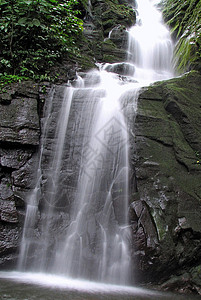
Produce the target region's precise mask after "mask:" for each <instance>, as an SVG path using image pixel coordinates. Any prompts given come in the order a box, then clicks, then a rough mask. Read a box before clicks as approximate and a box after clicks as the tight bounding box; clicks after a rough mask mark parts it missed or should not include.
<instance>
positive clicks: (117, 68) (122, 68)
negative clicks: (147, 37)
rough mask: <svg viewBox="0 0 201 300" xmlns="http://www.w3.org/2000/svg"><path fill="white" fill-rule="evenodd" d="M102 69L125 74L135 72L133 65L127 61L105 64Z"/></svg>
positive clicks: (129, 74) (128, 74) (130, 74)
mask: <svg viewBox="0 0 201 300" xmlns="http://www.w3.org/2000/svg"><path fill="white" fill-rule="evenodd" d="M104 69H105V70H106V71H108V72H113V73H117V74H119V75H125V76H126V75H127V76H132V75H133V74H134V72H135V67H134V65H132V64H129V63H115V64H106V65H105V67H104Z"/></svg>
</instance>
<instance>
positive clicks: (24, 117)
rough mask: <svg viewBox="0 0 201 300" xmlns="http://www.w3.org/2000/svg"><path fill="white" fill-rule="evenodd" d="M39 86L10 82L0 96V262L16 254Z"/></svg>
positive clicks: (30, 181) (30, 179) (30, 176)
mask: <svg viewBox="0 0 201 300" xmlns="http://www.w3.org/2000/svg"><path fill="white" fill-rule="evenodd" d="M39 97H40V93H39V87H38V85H37V84H35V83H34V82H25V83H21V84H18V85H17V84H13V85H12V86H11V87H10V88H8V90H7V92H6V93H2V94H1V95H0V115H1V119H0V228H1V235H0V257H1V258H0V265H1V267H3V266H4V265H5V266H6V267H8V266H9V264H10V262H12V263H13V262H14V261H15V259H16V257H17V253H16V251H17V249H18V246H19V237H20V235H21V230H22V226H23V224H22V223H23V215H24V201H25V199H26V197H27V195H28V193H29V192H30V190H31V188H33V185H34V168H35V165H36V157H35V153H36V152H37V147H38V145H39V138H40V122H39V105H38V104H39Z"/></svg>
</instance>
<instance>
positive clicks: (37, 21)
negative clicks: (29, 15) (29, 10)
mask: <svg viewBox="0 0 201 300" xmlns="http://www.w3.org/2000/svg"><path fill="white" fill-rule="evenodd" d="M32 23H33V25H34V26H37V27H38V26H40V21H39V20H38V19H33V22H32Z"/></svg>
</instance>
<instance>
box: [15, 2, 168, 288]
mask: <svg viewBox="0 0 201 300" xmlns="http://www.w3.org/2000/svg"><path fill="white" fill-rule="evenodd" d="M137 13H138V16H137V23H136V25H135V26H134V27H132V28H131V29H130V30H129V31H128V33H129V42H128V59H127V61H126V62H122V63H118V64H106V65H99V70H97V69H96V70H91V71H90V72H88V73H86V74H78V76H77V80H76V81H75V82H73V83H72V84H67V85H65V86H60V87H55V88H54V89H53V90H52V91H51V94H50V99H49V101H47V103H46V107H45V116H44V118H43V120H42V129H43V133H42V138H41V150H40V158H39V165H38V172H37V184H36V187H35V189H34V191H33V193H32V195H31V196H30V199H29V202H28V205H27V212H26V219H25V225H24V231H23V238H22V244H21V249H20V259H19V264H18V268H19V270H20V271H29V272H30V271H31V272H43V273H48V274H57V275H60V276H61V275H62V276H65V277H68V278H78V279H85V280H86V279H88V280H93V281H97V282H105V283H112V284H121V285H129V284H131V283H132V280H133V274H132V273H133V270H134V267H133V265H132V261H131V255H130V247H131V243H132V239H131V234H130V230H129V220H128V202H129V190H130V187H129V176H130V174H129V139H130V131H129V126H130V122H131V120H130V118H129V116H130V115H132V119H133V116H134V115H135V114H136V112H137V98H138V94H139V89H140V88H141V87H143V86H147V85H149V84H151V83H153V82H155V81H157V80H164V79H168V78H171V77H173V71H172V67H171V60H172V53H173V45H172V42H171V39H170V34H169V31H168V29H167V28H166V27H165V25H164V24H163V22H162V16H161V13H160V12H159V11H158V10H157V9H156V6H154V2H152V1H149V0H139V1H137ZM119 70H120V71H121V72H120V71H119Z"/></svg>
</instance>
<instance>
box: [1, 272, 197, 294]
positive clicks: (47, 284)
mask: <svg viewBox="0 0 201 300" xmlns="http://www.w3.org/2000/svg"><path fill="white" fill-rule="evenodd" d="M0 299H1V300H35V299H37V300H52V299H55V300H120V299H121V300H138V299H154V300H166V299H169V300H174V299H175V300H179V299H181V300H182V299H185V300H191V299H192V300H194V299H197V297H193V296H181V295H175V294H169V293H162V292H158V291H154V290H149V289H144V288H139V287H127V286H118V285H110V284H99V283H95V282H90V281H81V280H72V279H67V278H65V277H61V276H54V275H46V274H42V273H21V272H0Z"/></svg>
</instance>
